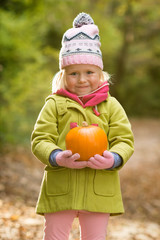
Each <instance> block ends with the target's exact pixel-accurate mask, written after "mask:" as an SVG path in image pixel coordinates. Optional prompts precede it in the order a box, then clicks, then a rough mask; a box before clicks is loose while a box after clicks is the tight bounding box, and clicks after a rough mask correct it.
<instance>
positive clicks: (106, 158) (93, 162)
mask: <svg viewBox="0 0 160 240" xmlns="http://www.w3.org/2000/svg"><path fill="white" fill-rule="evenodd" d="M113 164H114V156H113V155H112V153H111V152H109V151H107V150H106V151H104V152H103V156H100V155H99V154H96V155H94V157H91V158H90V159H89V160H88V162H87V167H90V168H94V169H108V168H111V167H112V166H113Z"/></svg>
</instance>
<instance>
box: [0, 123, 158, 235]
mask: <svg viewBox="0 0 160 240" xmlns="http://www.w3.org/2000/svg"><path fill="white" fill-rule="evenodd" d="M131 123H132V129H133V132H134V135H135V153H134V155H133V156H132V157H131V159H130V160H129V161H128V163H127V164H126V165H125V166H124V168H123V169H122V170H120V178H121V188H122V195H123V200H124V206H125V214H124V215H122V216H119V217H111V218H110V220H109V226H108V236H107V238H106V239H107V240H159V239H160V174H159V171H160V121H159V120H153V119H150V120H149V119H148V120H144V119H141V120H137V119H134V120H133V119H132V120H131ZM0 163H1V165H0V239H1V240H29V239H32V240H42V235H43V217H42V216H38V215H36V214H35V204H36V201H37V196H38V192H39V187H40V183H41V178H42V173H43V167H44V166H43V165H42V164H41V163H40V162H39V161H38V160H37V159H35V158H34V157H33V156H32V154H31V153H30V151H29V150H26V149H24V147H14V146H12V147H10V146H6V147H5V148H4V149H3V151H2V152H1V154H0ZM78 239H79V228H78V220H77V219H75V221H74V222H73V226H72V232H71V234H70V240H78Z"/></svg>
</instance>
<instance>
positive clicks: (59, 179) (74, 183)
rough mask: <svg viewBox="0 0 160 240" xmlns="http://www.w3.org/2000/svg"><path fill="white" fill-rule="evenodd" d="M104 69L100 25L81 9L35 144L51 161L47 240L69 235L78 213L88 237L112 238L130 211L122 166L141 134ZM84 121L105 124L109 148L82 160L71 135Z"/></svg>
mask: <svg viewBox="0 0 160 240" xmlns="http://www.w3.org/2000/svg"><path fill="white" fill-rule="evenodd" d="M102 70H103V62H102V54H101V51H100V38H99V30H98V27H97V26H96V25H95V24H94V22H93V19H92V18H91V17H90V16H89V15H88V14H85V13H81V14H79V15H78V16H77V17H76V18H75V20H74V22H73V28H71V29H69V30H68V31H66V32H65V34H64V36H63V39H62V48H61V51H60V72H59V73H57V75H56V76H55V78H54V80H53V94H52V95H50V96H49V97H48V98H47V99H46V103H45V105H44V107H43V108H42V110H41V112H40V114H39V117H38V119H37V122H36V124H35V128H34V131H33V133H32V151H33V153H34V154H35V156H36V157H37V158H38V159H39V160H40V161H41V162H43V163H44V164H45V165H46V167H45V172H44V177H43V181H42V186H41V191H40V195H39V200H38V203H37V208H36V212H37V213H38V214H42V215H44V217H45V230H44V238H43V239H44V240H67V239H68V237H69V232H70V229H71V226H72V222H73V220H74V218H75V217H78V218H79V222H80V226H81V239H82V240H105V239H106V229H107V223H108V219H109V216H110V215H118V214H122V213H123V212H124V209H123V203H122V198H121V190H120V182H119V176H118V170H119V169H121V168H122V167H123V166H124V164H125V163H126V162H127V160H128V159H129V158H130V156H131V155H132V153H133V134H132V131H131V126H130V123H129V121H128V118H127V116H126V114H125V112H124V110H123V108H122V106H121V105H120V104H119V102H118V101H117V100H116V99H115V98H114V97H111V96H110V95H109V86H108V85H109V84H108V75H107V74H106V73H104V72H103V71H102ZM83 121H87V123H88V124H89V125H90V124H98V126H99V127H101V128H102V129H103V130H104V131H105V133H106V135H107V138H108V149H106V150H105V151H104V152H103V155H102V156H100V155H98V154H96V155H94V156H92V157H91V158H90V159H86V161H77V160H78V159H79V157H80V156H79V154H78V153H75V154H72V152H71V151H70V150H66V146H65V137H66V134H67V133H68V132H69V130H70V125H71V126H72V127H76V126H77V125H80V126H81V125H82V122H83Z"/></svg>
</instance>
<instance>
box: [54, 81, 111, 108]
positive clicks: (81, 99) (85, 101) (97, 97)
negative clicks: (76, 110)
mask: <svg viewBox="0 0 160 240" xmlns="http://www.w3.org/2000/svg"><path fill="white" fill-rule="evenodd" d="M108 85H109V84H108V82H104V83H103V84H102V85H101V86H100V87H99V88H98V89H97V90H95V91H94V92H92V93H90V94H88V95H84V96H77V95H76V94H74V93H71V92H69V91H67V90H66V89H63V88H61V89H60V90H58V91H57V92H56V94H57V95H61V96H65V97H68V98H71V99H73V100H74V101H76V102H78V103H79V104H80V105H81V106H82V107H83V108H85V107H89V106H96V105H97V104H99V103H101V102H103V101H104V100H106V99H107V97H108V91H109V86H108Z"/></svg>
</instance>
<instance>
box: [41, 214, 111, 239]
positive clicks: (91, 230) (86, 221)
mask: <svg viewBox="0 0 160 240" xmlns="http://www.w3.org/2000/svg"><path fill="white" fill-rule="evenodd" d="M76 217H78V218H79V223H80V227H81V231H80V232H81V239H82V240H105V239H106V234H107V224H108V219H109V213H95V212H87V211H82V210H81V211H76V210H66V211H61V212H56V213H47V214H45V229H44V238H43V240H68V238H69V233H70V230H71V227H72V223H73V220H74V218H76Z"/></svg>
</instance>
